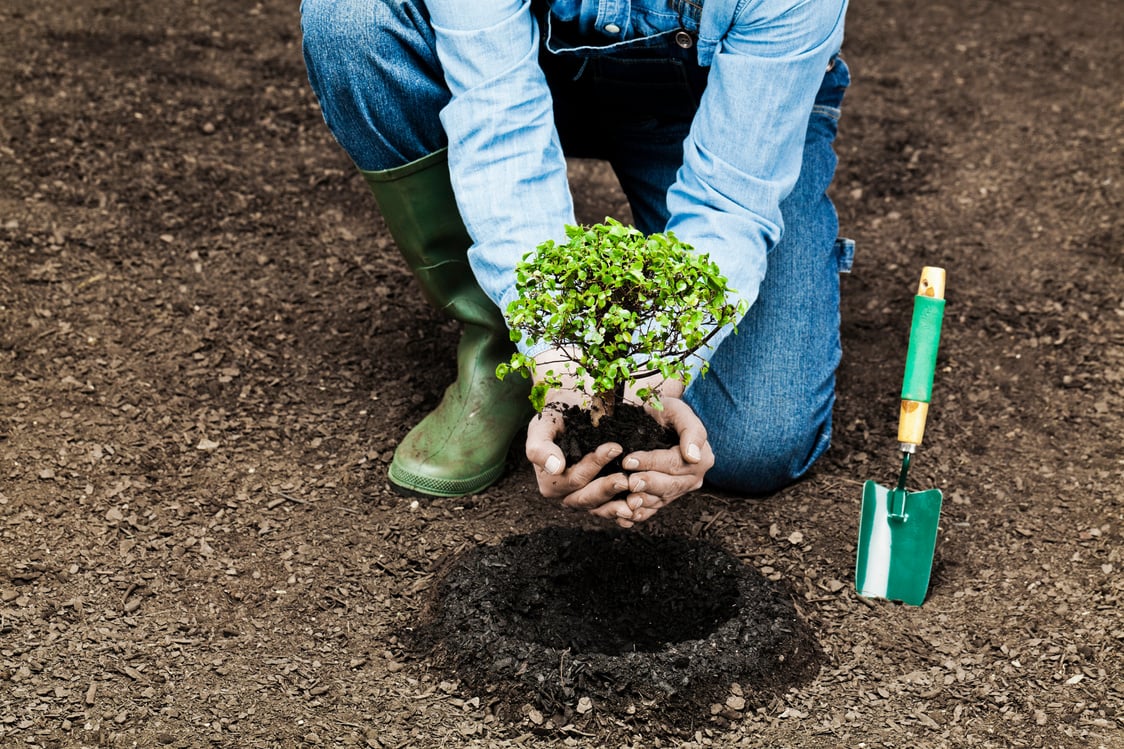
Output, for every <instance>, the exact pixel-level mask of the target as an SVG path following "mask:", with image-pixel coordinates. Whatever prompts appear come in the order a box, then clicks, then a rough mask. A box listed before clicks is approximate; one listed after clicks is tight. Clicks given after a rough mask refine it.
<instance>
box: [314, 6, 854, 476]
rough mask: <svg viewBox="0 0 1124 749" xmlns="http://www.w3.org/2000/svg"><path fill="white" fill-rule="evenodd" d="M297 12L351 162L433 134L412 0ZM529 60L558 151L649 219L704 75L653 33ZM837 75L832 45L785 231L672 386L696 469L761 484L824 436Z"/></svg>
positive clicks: (438, 103)
mask: <svg viewBox="0 0 1124 749" xmlns="http://www.w3.org/2000/svg"><path fill="white" fill-rule="evenodd" d="M301 14H302V28H303V32H304V55H305V62H306V65H307V68H308V75H309V80H310V82H311V84H312V87H313V90H314V91H315V92H316V95H317V97H318V98H319V101H320V105H321V109H322V111H323V114H324V119H325V121H326V122H327V124H328V127H329V128H330V129H331V131H332V133H333V135H334V136H335V138H336V140H337V141H338V142H339V143H340V145H341V146H342V147H343V148H344V150H345V151H346V152H347V153H348V155H349V156H350V157H351V159H352V161H354V162H355V164H356V165H357V166H358V167H359V168H360V169H364V170H382V169H392V168H395V167H398V166H403V165H405V164H407V163H410V162H412V161H414V160H416V159H419V158H421V157H423V156H426V155H428V154H430V153H433V152H434V151H437V150H439V149H441V148H443V147H445V145H446V141H445V135H444V132H443V130H442V128H441V123H440V120H439V117H438V113H439V112H440V110H441V108H442V107H443V106H444V105H445V103H447V102H448V100H449V92H448V90H447V89H446V88H445V85H444V81H443V78H442V74H441V67H440V65H439V64H438V61H437V56H436V54H435V52H434V39H433V32H432V30H431V29H430V27H429V24H428V19H427V17H426V13H425V8H424V4H422V3H421V2H419V1H418V0H395V1H394V2H389V1H388V0H303V2H302V4H301ZM541 63H542V67H543V69H544V71H545V72H546V74H547V79H548V81H549V82H550V86H551V91H552V97H553V99H554V111H555V118H556V124H557V127H558V131H559V135H560V137H561V140H562V144H563V148H564V150H565V151H566V153H567V155H572V156H581V157H592V158H600V159H604V160H606V161H608V162H609V163H610V164H611V165H612V168H613V169H614V171H615V173H616V174H617V177H618V178H619V180H620V182H621V185H622V188H623V190H624V192H625V194H626V195H627V197H628V199H629V202H630V205H631V207H632V209H633V216H634V219H635V222H636V225H637V226H638V227H639V228H640V229H642V230H643V231H646V232H654V231H661V230H662V229H663V227H664V226H665V225H666V222H667V219H668V210H667V206H666V202H665V199H664V198H665V195H666V193H667V190H668V188H669V187H670V185H671V184H672V183H673V182H674V181H675V174H676V171H677V170H678V168H679V165H680V164H681V163H682V160H683V152H682V142H683V138H684V136H685V135H686V133H687V130H688V129H689V127H690V124H691V119H692V117H693V116H694V112H695V109H696V108H697V106H698V102H699V98H700V97H701V96H702V93H703V90H704V89H705V86H706V69H705V68H700V67H699V66H698V65H697V64H696V63H695V62H694V60H693V50H692V49H689V48H688V49H684V48H683V47H681V46H679V45H678V44H674V43H672V41H671V40H670V39H669V40H667V44H666V45H664V46H659V47H650V46H646V47H642V48H636V49H628V50H625V51H617V52H614V53H613V54H611V55H594V56H589V55H585V56H577V55H567V54H561V55H554V54H552V53H549V52H545V51H544V52H543V55H542V59H541ZM849 83H850V74H849V72H848V70H847V66H846V64H845V63H844V62H843V60H842V59H841V58H838V57H837V58H836V59H835V60H833V64H832V67H831V68H830V69H829V70H828V71H827V72H826V74H825V75H824V78H823V82H822V84H821V87H820V90H819V92H818V94H817V97H816V104H815V107H814V109H813V112H812V114H811V117H810V119H809V122H808V130H807V136H806V139H805V143H804V151H803V163H802V168H801V173H800V178H799V179H798V181H797V183H796V186H795V188H794V189H793V191H792V193H791V194H790V195H789V196H788V197H787V198H786V199H785V200H784V201H783V202H782V204H781V212H782V215H783V217H784V225H785V231H784V235H783V237H782V239H781V241H780V242H779V243H778V244H777V245H776V246H775V247H774V248H773V249H772V250H771V252H770V253H769V256H768V273H767V275H766V277H765V280H764V283H763V285H762V287H761V291H760V295H759V297H758V299H757V301H756V303H755V304H754V305H753V307H752V308H751V309H750V311H749V313H748V314H747V315H746V317H745V318H744V319H743V320H742V322H741V323H740V324H739V326H738V332H737V335H732V336H730V337H728V338H727V339H726V340H725V341H724V342H723V343H722V345H721V346H720V347H719V348H718V350H717V351H716V352H715V354H714V356H713V357H712V359H711V361H710V369H709V371H708V372H707V374H706V375H705V376H704V377H702V378H700V379H697V380H696V381H694V382H693V383H691V385H690V386H689V387H688V389H687V392H686V394H685V396H684V398H685V400H686V401H687V403H688V404H689V405H690V406H691V407H692V408H693V409H694V410H695V412H696V413H697V414H698V416H699V417H700V419H701V420H702V422H703V424H704V425H705V426H706V429H707V433H708V437H709V441H710V443H711V446H712V448H713V449H714V453H715V456H716V462H715V466H714V468H712V469H711V470H710V472H709V473H708V474H707V480H708V482H710V483H712V484H713V485H715V486H718V487H720V488H724V489H727V490H731V491H736V492H741V493H747V494H765V493H768V492H771V491H775V490H777V489H779V488H781V487H783V486H784V485H786V484H788V483H791V482H792V481H794V480H795V479H797V478H799V477H800V476H802V475H803V474H804V473H805V472H806V471H807V470H808V469H809V468H810V467H811V465H812V464H813V463H814V462H815V460H816V459H817V458H818V457H819V456H820V455H822V454H823V452H824V451H825V450H826V449H827V448H828V445H829V443H830V439H831V410H832V406H833V404H834V401H835V370H836V368H837V366H838V364H839V361H840V357H841V354H842V349H841V345H840V339H839V278H838V274H839V273H840V272H845V271H848V270H849V269H850V263H851V255H852V249H853V245H852V244H851V243H850V242H849V241H847V240H841V239H837V231H838V220H837V217H836V213H835V208H834V206H833V205H832V203H831V201H830V199H829V198H828V197H827V194H826V191H827V188H828V186H829V185H830V184H831V180H832V177H833V175H834V172H835V164H836V157H835V153H834V150H833V148H832V143H833V141H834V139H835V134H836V127H837V123H838V119H839V114H840V106H841V104H842V101H843V95H844V92H845V90H846V87H847V86H848V84H849ZM590 113H596V116H595V117H594V116H591V115H590ZM746 147H752V144H746Z"/></svg>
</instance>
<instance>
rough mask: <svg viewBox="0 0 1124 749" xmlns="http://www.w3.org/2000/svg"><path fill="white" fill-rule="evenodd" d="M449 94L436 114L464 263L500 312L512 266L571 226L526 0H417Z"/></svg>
mask: <svg viewBox="0 0 1124 749" xmlns="http://www.w3.org/2000/svg"><path fill="white" fill-rule="evenodd" d="M426 6H427V8H428V10H429V12H430V18H431V22H432V24H433V28H434V32H435V34H436V40H437V56H438V59H439V60H440V61H441V65H442V68H443V71H444V75H445V80H446V83H447V84H448V86H449V89H450V91H451V92H452V99H451V100H450V102H449V104H448V105H447V106H446V107H445V108H444V109H443V110H442V112H441V123H442V125H443V127H444V129H445V132H446V134H447V135H448V138H449V170H450V173H451V176H452V181H453V189H454V191H455V192H456V195H457V203H458V207H459V209H460V212H461V217H462V218H463V219H464V223H465V227H466V228H467V229H468V233H469V235H470V236H471V237H472V240H473V246H472V248H471V249H470V250H469V263H470V265H471V266H472V270H473V273H474V274H475V276H476V279H477V281H478V282H479V283H480V286H481V288H482V289H483V290H484V292H485V293H486V294H487V295H488V296H489V297H490V298H491V299H492V301H494V302H495V303H496V304H497V305H498V306H499V307H500V309H501V310H506V308H507V305H508V303H510V302H511V301H512V300H513V299H514V298H515V265H516V263H517V262H518V261H519V260H520V259H521V258H522V257H523V255H524V254H526V253H527V252H529V251H531V250H533V249H534V248H535V247H537V246H538V245H539V244H540V243H542V242H544V241H546V240H548V239H554V240H556V241H562V240H563V239H564V238H565V229H564V227H565V225H566V224H573V223H575V219H574V208H573V202H572V199H571V197H570V190H569V185H568V182H567V178H566V160H565V157H564V155H563V153H562V148H561V145H560V143H559V140H558V134H557V132H556V130H555V127H554V115H553V105H552V100H551V95H550V89H549V88H548V86H547V83H546V78H545V76H544V75H543V72H542V69H541V68H540V67H539V64H538V50H539V33H538V26H537V23H536V21H535V18H534V16H533V15H532V13H531V7H530V3H529V2H527V1H526V0H490V1H481V2H464V0H426Z"/></svg>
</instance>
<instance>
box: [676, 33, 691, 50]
mask: <svg viewBox="0 0 1124 749" xmlns="http://www.w3.org/2000/svg"><path fill="white" fill-rule="evenodd" d="M675 43H676V44H678V45H679V46H680V47H682V48H683V49H690V48H691V47H693V46H694V44H695V40H694V39H692V38H691V35H690V34H689V33H688V32H686V31H683V30H682V29H680V30H679V31H676V32H675Z"/></svg>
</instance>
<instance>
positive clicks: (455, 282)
mask: <svg viewBox="0 0 1124 749" xmlns="http://www.w3.org/2000/svg"><path fill="white" fill-rule="evenodd" d="M362 174H363V177H364V178H365V179H366V180H367V184H368V185H369V186H370V188H371V192H372V193H374V196H375V200H376V201H377V202H378V204H379V209H380V211H381V212H382V216H383V219H384V220H385V221H386V225H387V227H388V228H389V229H390V233H391V235H392V236H393V237H394V241H395V242H396V243H397V245H398V250H399V251H400V252H401V253H402V257H403V258H404V259H405V260H406V264H407V265H408V266H409V268H410V270H411V271H412V272H413V274H414V276H415V277H416V278H417V280H418V283H419V284H420V285H421V288H422V292H423V293H424V294H425V296H426V298H427V299H428V300H429V302H430V303H431V304H433V305H434V306H435V307H437V308H438V309H440V310H442V311H443V312H445V314H447V315H449V316H450V317H452V318H454V319H456V320H459V321H460V322H462V323H463V324H464V330H463V333H462V334H461V340H460V344H459V345H458V346H457V379H456V382H454V383H453V384H452V385H450V386H449V387H448V388H447V389H446V390H445V395H444V396H443V397H442V399H441V402H440V403H439V404H438V406H437V408H436V409H434V410H433V412H432V413H430V414H429V415H428V416H426V417H425V418H424V419H422V420H421V422H419V423H418V425H417V426H415V427H414V428H413V429H411V430H410V432H409V433H408V434H407V435H406V437H405V438H404V439H403V440H402V442H401V443H400V444H399V445H398V447H397V449H396V450H395V451H394V460H392V461H391V463H390V471H389V478H390V483H391V484H392V485H393V486H394V487H395V488H396V489H398V490H400V491H403V492H405V493H407V494H425V495H430V496H437V497H460V496H464V495H466V494H474V493H476V492H479V491H482V490H484V489H485V488H487V487H488V486H490V485H491V484H493V483H495V481H496V480H498V479H499V477H500V476H501V475H502V474H503V468H504V463H505V462H506V460H507V451H508V448H509V447H510V446H511V441H512V439H513V438H514V437H515V435H516V433H517V432H518V431H519V430H520V429H521V428H522V427H524V426H525V425H526V424H527V421H528V420H529V419H530V416H531V408H530V402H529V401H528V399H527V396H528V394H529V393H530V383H529V382H528V381H527V380H525V379H523V378H522V377H508V378H507V379H506V380H502V381H501V380H500V379H498V378H497V377H496V365H498V364H499V363H500V362H505V361H507V360H508V359H509V357H510V356H511V353H512V351H513V350H514V347H513V344H512V343H511V339H510V337H509V336H508V330H507V325H506V324H505V322H504V319H503V316H502V315H501V314H500V311H499V309H497V308H496V305H495V304H494V303H493V302H492V300H491V299H489V298H488V297H487V296H486V295H485V294H484V292H483V290H481V288H480V286H479V285H478V284H477V283H476V279H475V278H474V277H473V275H472V270H471V269H470V268H469V265H468V258H467V252H468V248H469V246H470V245H471V244H472V242H471V240H470V239H469V237H468V233H467V232H466V231H465V228H464V224H463V223H462V221H461V217H460V213H459V212H458V211H457V204H456V200H455V198H454V196H453V188H452V185H451V184H450V182H449V167H448V161H447V154H446V152H445V151H444V150H441V151H438V152H436V153H433V154H430V155H429V156H426V157H424V158H422V159H419V160H417V161H414V162H412V163H410V164H407V165H405V166H402V167H398V168H396V169H388V170H386V171H378V172H367V171H364V172H362Z"/></svg>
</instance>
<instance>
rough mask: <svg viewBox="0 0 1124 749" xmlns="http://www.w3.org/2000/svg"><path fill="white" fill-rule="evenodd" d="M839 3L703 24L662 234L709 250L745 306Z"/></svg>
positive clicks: (745, 7)
mask: <svg viewBox="0 0 1124 749" xmlns="http://www.w3.org/2000/svg"><path fill="white" fill-rule="evenodd" d="M718 4H721V3H716V5H718ZM729 4H730V5H734V3H732V2H731V3H729ZM846 5H847V3H846V0H804V1H803V2H798V3H793V2H791V0H761V1H760V2H747V3H738V4H737V7H739V8H740V9H741V10H740V12H739V13H738V15H737V16H736V17H734V18H733V22H732V23H731V24H730V25H729V27H728V28H726V27H725V26H722V27H719V28H717V29H716V28H714V27H713V25H712V26H711V28H710V29H708V28H707V26H706V21H708V20H709V21H710V22H711V24H714V23H715V22H717V23H724V22H723V20H722V19H718V20H717V21H716V20H715V17H714V16H711V17H710V18H709V19H708V18H707V17H706V16H704V25H703V27H702V28H701V29H700V48H699V51H700V56H701V57H702V58H703V62H704V63H705V62H707V61H709V63H710V73H709V77H708V79H707V88H706V91H705V93H704V94H703V98H702V102H701V104H700V107H699V110H698V113H697V114H696V116H695V118H694V121H693V122H692V125H691V131H690V134H689V136H688V138H687V140H686V142H685V144H684V162H683V167H682V169H680V171H679V174H678V176H677V179H676V182H675V184H674V185H673V186H672V188H671V190H670V191H669V193H668V208H669V210H670V213H671V218H670V221H669V224H668V229H669V230H671V231H674V232H675V233H676V235H677V236H678V237H679V238H680V239H682V240H684V241H687V242H689V243H691V244H692V245H693V246H695V247H696V248H697V249H699V250H700V251H704V252H707V253H708V254H709V255H710V257H711V259H712V260H714V261H715V262H716V263H717V264H718V266H719V268H720V269H721V270H722V272H723V274H725V275H726V276H727V278H728V279H729V282H730V286H731V287H732V288H734V289H735V290H736V291H737V292H738V294H739V296H740V298H741V299H743V300H745V301H746V302H747V303H749V304H750V305H752V304H753V302H754V301H755V300H756V299H757V294H758V289H759V287H760V285H761V281H762V279H763V278H764V277H765V272H766V257H767V254H768V252H769V251H770V250H771V249H772V247H773V246H774V245H776V243H777V242H778V241H779V239H780V237H781V233H782V232H783V230H784V226H783V222H782V219H781V211H780V203H781V201H782V200H783V199H784V198H785V197H786V196H787V195H788V194H789V193H790V192H791V191H792V188H793V186H794V185H795V184H796V179H797V177H798V176H799V173H800V166H801V159H802V154H803V145H804V139H805V136H806V131H807V127H808V118H809V117H810V115H811V111H812V105H813V103H814V101H815V96H816V92H817V91H818V90H819V86H820V82H821V81H822V79H823V76H824V71H825V69H826V67H827V64H828V62H829V61H830V59H831V57H832V55H834V54H835V53H836V52H838V50H839V47H840V45H841V43H842V40H843V20H844V15H845V12H846ZM704 13H706V10H705V9H704ZM729 19H730V16H729V15H727V16H726V19H725V22H728V21H729ZM708 31H710V32H711V33H712V34H713V41H712V43H711V44H710V45H709V46H708V44H707V39H706V35H707V33H708ZM729 332H730V330H729V328H727V329H726V330H724V331H720V333H719V334H718V335H716V336H715V337H714V338H713V339H712V340H711V345H710V347H709V349H708V350H707V351H704V352H700V353H701V358H702V359H704V360H705V359H708V358H709V356H710V354H711V353H712V352H713V350H714V349H715V348H717V346H718V344H719V343H721V341H722V340H723V339H724V338H725V337H726V335H728V334H729Z"/></svg>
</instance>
